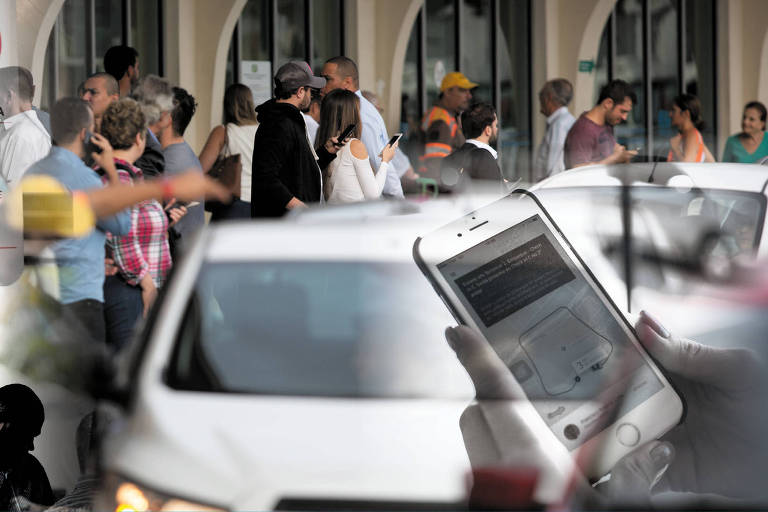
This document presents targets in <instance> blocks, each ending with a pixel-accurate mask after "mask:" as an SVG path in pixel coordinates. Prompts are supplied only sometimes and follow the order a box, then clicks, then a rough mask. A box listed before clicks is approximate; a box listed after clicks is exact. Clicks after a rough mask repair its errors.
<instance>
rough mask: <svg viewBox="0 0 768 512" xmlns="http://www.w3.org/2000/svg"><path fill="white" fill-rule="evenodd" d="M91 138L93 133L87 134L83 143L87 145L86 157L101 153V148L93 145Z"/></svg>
mask: <svg viewBox="0 0 768 512" xmlns="http://www.w3.org/2000/svg"><path fill="white" fill-rule="evenodd" d="M91 137H93V134H92V133H91V132H88V131H87V132H85V140H84V141H83V144H84V145H85V154H86V156H91V153H101V148H100V147H99V146H97V145H96V144H94V143H93V141H92V140H91Z"/></svg>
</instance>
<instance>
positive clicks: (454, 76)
mask: <svg viewBox="0 0 768 512" xmlns="http://www.w3.org/2000/svg"><path fill="white" fill-rule="evenodd" d="M451 87H461V88H462V89H474V88H475V87H477V84H476V83H475V82H470V81H469V78H467V77H465V76H464V74H463V73H459V72H458V71H454V72H453V73H448V74H447V75H445V77H443V81H442V82H440V92H443V91H444V90H446V89H450V88H451Z"/></svg>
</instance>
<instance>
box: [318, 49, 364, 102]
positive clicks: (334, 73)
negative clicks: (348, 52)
mask: <svg viewBox="0 0 768 512" xmlns="http://www.w3.org/2000/svg"><path fill="white" fill-rule="evenodd" d="M322 75H323V78H325V82H326V83H325V87H324V88H323V95H326V94H328V93H329V92H331V91H333V90H334V89H346V90H347V91H352V92H356V91H357V90H358V89H360V75H359V73H358V72H357V64H355V61H353V60H352V59H350V58H349V57H344V56H343V55H340V56H338V57H333V58H332V59H328V60H327V61H325V64H324V65H323V73H322Z"/></svg>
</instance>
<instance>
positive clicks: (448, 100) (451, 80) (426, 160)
mask: <svg viewBox="0 0 768 512" xmlns="http://www.w3.org/2000/svg"><path fill="white" fill-rule="evenodd" d="M475 87H477V84H476V83H474V82H470V81H469V79H468V78H467V77H466V76H464V75H463V74H462V73H459V72H458V71H455V72H453V73H448V74H447V75H445V77H444V78H443V81H442V82H441V83H440V96H438V98H437V103H436V104H435V105H434V106H433V107H432V109H431V110H430V111H429V112H427V114H426V115H425V116H424V119H423V120H422V122H421V130H422V132H423V133H424V155H423V156H421V158H420V160H421V166H420V167H419V174H421V175H422V176H423V177H428V178H435V179H438V178H439V176H440V163H441V162H442V159H443V158H445V157H446V156H448V155H450V154H451V153H452V152H453V151H455V150H457V149H459V148H460V147H461V146H462V145H464V134H463V133H462V132H461V127H460V126H459V123H458V122H457V121H456V118H457V117H458V115H459V114H460V113H461V112H463V111H464V110H466V109H468V108H469V101H470V100H471V99H472V93H471V92H470V90H471V89H474V88H475Z"/></svg>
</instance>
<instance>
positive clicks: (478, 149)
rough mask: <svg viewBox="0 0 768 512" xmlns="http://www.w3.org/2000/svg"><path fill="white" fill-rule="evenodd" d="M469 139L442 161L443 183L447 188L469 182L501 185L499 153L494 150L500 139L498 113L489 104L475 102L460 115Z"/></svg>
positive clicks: (441, 177)
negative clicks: (494, 145) (490, 181)
mask: <svg viewBox="0 0 768 512" xmlns="http://www.w3.org/2000/svg"><path fill="white" fill-rule="evenodd" d="M461 126H462V127H463V128H464V134H465V135H466V136H467V140H466V141H465V142H464V145H463V146H461V147H460V148H459V149H457V150H456V151H454V152H453V153H451V154H450V155H448V156H447V157H445V158H444V159H443V161H442V167H441V171H440V172H441V174H440V181H441V183H443V184H444V185H446V186H449V187H450V186H455V185H457V184H459V183H462V184H465V182H466V180H467V179H473V180H492V181H496V182H499V183H501V181H502V180H503V178H502V175H501V169H499V164H498V163H497V161H496V160H497V158H498V154H497V153H496V150H495V149H493V148H492V147H491V144H492V143H493V142H495V141H496V139H497V138H498V136H499V121H498V119H497V118H496V111H495V110H494V108H493V107H492V106H490V105H489V104H487V103H476V104H474V105H472V106H471V107H469V109H468V110H465V111H464V112H462V114H461Z"/></svg>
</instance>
